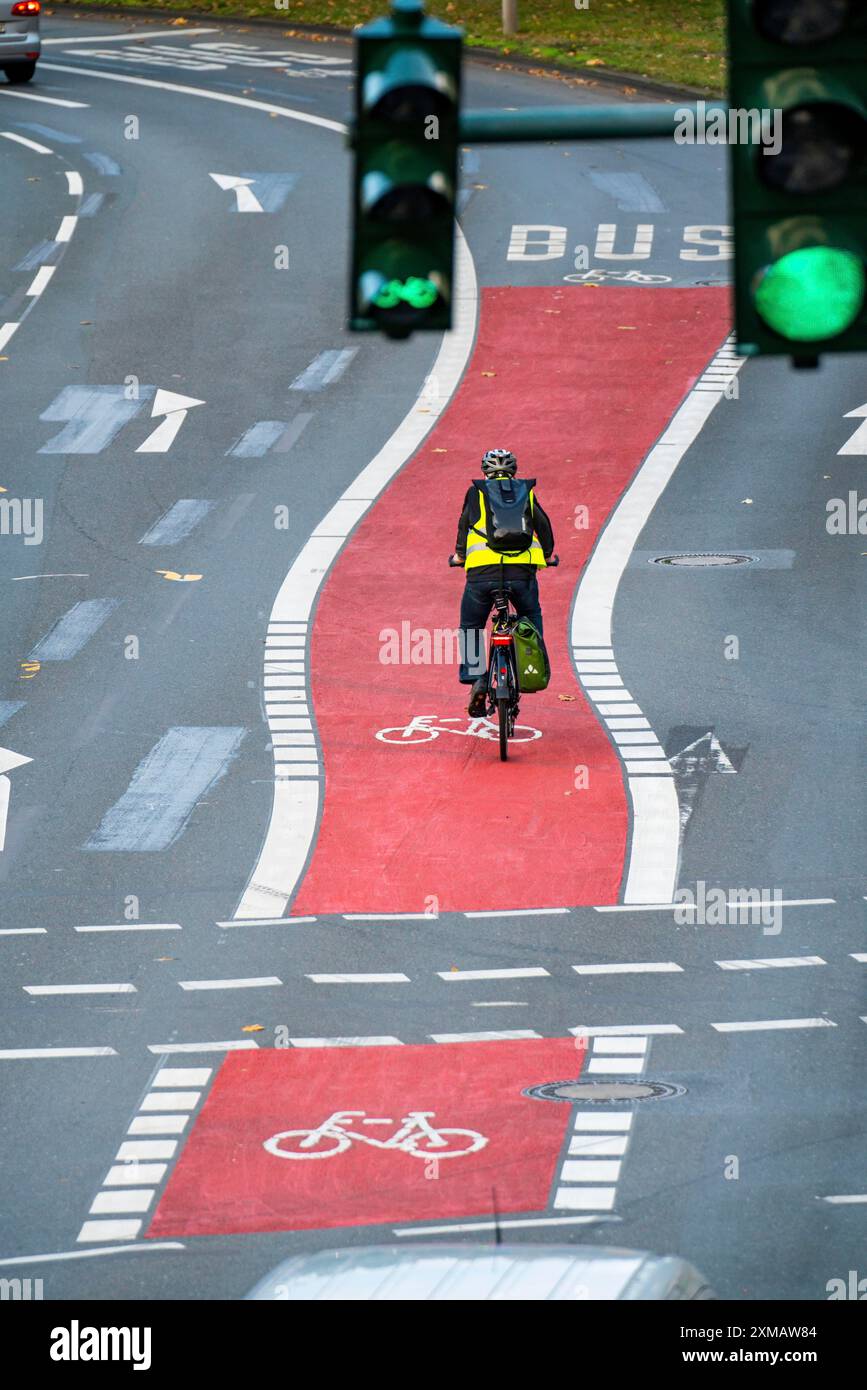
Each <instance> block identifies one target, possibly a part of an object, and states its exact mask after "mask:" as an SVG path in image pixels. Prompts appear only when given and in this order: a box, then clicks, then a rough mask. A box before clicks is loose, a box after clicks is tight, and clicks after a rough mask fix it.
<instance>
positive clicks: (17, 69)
mask: <svg viewBox="0 0 867 1390" xmlns="http://www.w3.org/2000/svg"><path fill="white" fill-rule="evenodd" d="M3 71H4V72H5V73H6V80H7V82H11V83H12V84H13V86H16V85H17V84H18V83H19V82H29V81H30V79H31V77H32V76H33V74H34V73H35V71H36V64H35V63H10V64H9V66H8V67H6V68H4V69H3Z"/></svg>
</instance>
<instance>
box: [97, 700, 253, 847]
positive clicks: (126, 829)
mask: <svg viewBox="0 0 867 1390" xmlns="http://www.w3.org/2000/svg"><path fill="white" fill-rule="evenodd" d="M246 732H247V731H246V729H243V728H238V727H235V726H231V725H225V726H221V725H217V726H216V727H207V726H205V727H198V726H187V725H179V726H175V727H173V728H171V729H168V730H167V731H166V733H164V734H163V736H162V738H160V739H159V740H158V741H157V742H156V743H155V744H154V746H153V748H151V750H150V752H149V753H147V754H145V756H144V757H143V758H142V759H141V761H140V762H139V764H138V766H137V767H136V769H135V771H134V773H133V775H132V779H131V781H130V783H129V786H128V787H127V788H126V790H125V791H124V792H123V793H122V794H121V796H120V797H119V798H118V800H117V801H115V802H114V804H113V805H112V806H110V807H109V808H108V810H107V811H106V812H105V814H104V815H103V817H102V820H101V821H100V823H99V826H98V827H97V829H96V830H95V831H94V832H93V834H92V835H91V836H90V838H89V839H88V840H87V841H86V842H85V845H84V849H86V850H90V851H96V852H112V851H113V852H118V851H124V852H135V853H153V852H155V851H157V850H163V849H168V848H169V846H170V845H172V844H174V843H175V841H176V840H177V839H178V838H179V837H180V836H181V835H182V834H183V831H184V829H185V828H186V825H187V822H188V821H189V819H190V817H191V816H192V814H193V812H194V811H195V809H196V806H197V804H198V803H199V801H201V800H202V798H203V797H204V796H205V793H206V792H208V791H209V790H210V789H211V788H212V787H213V786H215V785H216V784H217V783H218V782H219V781H220V780H221V778H222V777H223V776H224V775H225V774H226V772H227V771H228V769H229V767H230V765H231V763H232V762H233V761H234V759H235V757H236V756H237V753H238V750H239V748H240V746H241V742H242V740H243V738H244V735H245V733H246Z"/></svg>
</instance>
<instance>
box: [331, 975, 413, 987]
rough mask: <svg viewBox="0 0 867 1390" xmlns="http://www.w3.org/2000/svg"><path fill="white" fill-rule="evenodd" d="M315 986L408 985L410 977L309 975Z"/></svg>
mask: <svg viewBox="0 0 867 1390" xmlns="http://www.w3.org/2000/svg"><path fill="white" fill-rule="evenodd" d="M307 979H308V980H312V981H313V983H314V984H315V985H408V984H409V983H410V978H409V976H408V975H308V976H307Z"/></svg>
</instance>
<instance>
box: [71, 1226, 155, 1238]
mask: <svg viewBox="0 0 867 1390" xmlns="http://www.w3.org/2000/svg"><path fill="white" fill-rule="evenodd" d="M143 1224H144V1223H143V1222H141V1221H85V1223H84V1225H83V1226H82V1228H81V1230H80V1231H79V1233H78V1239H79V1240H81V1241H89V1240H134V1239H135V1237H136V1236H137V1235H138V1233H139V1231H140V1230H141V1228H142V1225H143Z"/></svg>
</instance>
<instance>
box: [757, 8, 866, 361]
mask: <svg viewBox="0 0 867 1390" xmlns="http://www.w3.org/2000/svg"><path fill="white" fill-rule="evenodd" d="M729 50H730V52H729V59H730V91H729V106H730V116H729V119H730V122H733V121H738V120H740V121H745V120H746V117H747V116H748V115H749V113H756V114H757V115H758V116H759V118H760V120H761V121H763V122H764V125H763V134H762V140H761V143H758V142H756V140H755V139H754V140H753V142H752V143H747V142H745V141H743V140H740V139H738V140H735V141H733V136H732V132H731V130H730V133H729V141H730V143H732V150H731V171H732V201H733V209H734V232H735V310H736V324H737V338H738V347H739V350H740V351H741V352H742V353H745V354H747V355H758V354H775V355H790V356H791V357H792V358H793V359H794V361H795V363H796V364H797V365H809V366H812V365H815V364H816V362H817V361H818V358H819V356H820V355H821V354H822V353H827V352H857V351H864V350H865V349H867V308H865V305H867V271H865V265H867V0H729Z"/></svg>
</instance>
